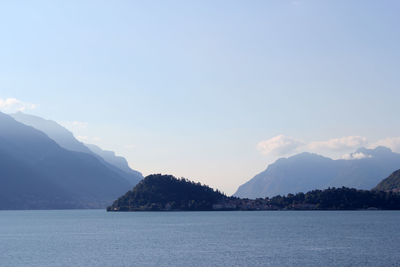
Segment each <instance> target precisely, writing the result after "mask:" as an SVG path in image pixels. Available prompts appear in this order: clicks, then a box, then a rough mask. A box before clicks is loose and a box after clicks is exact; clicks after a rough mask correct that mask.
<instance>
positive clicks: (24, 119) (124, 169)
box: [10, 112, 143, 186]
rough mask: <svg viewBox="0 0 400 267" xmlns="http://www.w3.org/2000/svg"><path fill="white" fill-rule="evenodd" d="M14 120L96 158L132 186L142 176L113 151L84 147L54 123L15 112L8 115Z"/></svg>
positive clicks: (67, 146)
mask: <svg viewBox="0 0 400 267" xmlns="http://www.w3.org/2000/svg"><path fill="white" fill-rule="evenodd" d="M10 116H12V117H13V118H14V119H15V120H17V121H18V122H21V123H23V124H25V125H28V126H31V127H33V128H35V129H37V130H39V131H41V132H43V133H45V134H46V135H47V136H48V137H49V138H51V139H52V140H54V141H55V142H56V143H57V144H59V145H60V146H61V147H63V148H64V149H67V150H71V151H76V152H83V153H87V154H90V155H92V156H95V157H97V158H98V159H99V160H100V161H101V162H102V163H103V164H104V165H105V166H106V167H108V168H109V169H110V170H112V171H113V172H116V173H117V174H118V175H120V176H122V177H123V178H124V179H126V180H127V181H128V182H129V183H130V184H131V185H132V186H134V185H136V184H137V183H138V182H139V181H140V180H141V179H142V178H143V176H142V174H141V173H140V172H138V171H135V170H132V169H131V168H130V167H129V165H128V163H127V161H126V159H125V158H123V157H120V156H116V155H115V153H114V152H113V151H104V150H102V149H101V148H99V147H97V146H95V145H85V144H83V143H82V142H80V141H79V140H77V139H76V138H75V137H74V135H73V134H72V133H71V132H70V131H69V130H67V129H66V128H65V127H63V126H61V125H60V124H58V123H57V122H55V121H52V120H46V119H43V118H41V117H38V116H34V115H30V114H25V113H22V112H17V113H14V114H10Z"/></svg>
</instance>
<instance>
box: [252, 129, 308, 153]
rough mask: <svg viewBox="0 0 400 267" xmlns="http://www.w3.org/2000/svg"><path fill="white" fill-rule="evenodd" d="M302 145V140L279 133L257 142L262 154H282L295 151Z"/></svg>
mask: <svg viewBox="0 0 400 267" xmlns="http://www.w3.org/2000/svg"><path fill="white" fill-rule="evenodd" d="M302 145H304V143H303V142H302V141H300V140H297V139H295V138H292V137H288V136H285V135H282V134H281V135H278V136H275V137H272V138H270V139H268V140H264V141H261V142H259V143H258V144H257V149H258V150H259V151H260V152H261V153H263V154H264V155H275V156H282V155H287V154H290V153H292V152H294V151H296V149H297V148H299V147H301V146H302Z"/></svg>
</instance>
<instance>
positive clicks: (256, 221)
mask: <svg viewBox="0 0 400 267" xmlns="http://www.w3.org/2000/svg"><path fill="white" fill-rule="evenodd" d="M399 220H400V212H399V211H329V212H323V211H307V212H296V211H276V212H170V213H165V212H142V213H140V212H135V213H106V212H105V211H103V210H69V211H1V212H0V251H1V252H2V253H1V255H0V261H1V264H2V265H3V266H304V265H306V266H351V265H359V266H395V265H398V263H399V262H400V254H399V253H398V244H400V235H399V234H398V233H399V232H400V225H399V223H398V222H399Z"/></svg>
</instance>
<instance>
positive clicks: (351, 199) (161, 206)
mask: <svg viewBox="0 0 400 267" xmlns="http://www.w3.org/2000/svg"><path fill="white" fill-rule="evenodd" d="M358 209H382V210H399V209H400V194H399V193H396V192H392V191H386V192H385V191H378V190H371V191H369V190H357V189H353V188H346V187H342V188H328V189H325V190H313V191H310V192H307V193H297V194H288V195H286V196H275V197H272V198H258V199H243V198H237V197H228V196H226V195H225V194H223V193H221V192H219V191H218V190H214V189H212V188H210V187H208V186H206V185H202V184H200V183H194V182H191V181H189V180H187V179H184V178H182V179H177V178H175V177H174V176H172V175H161V174H153V175H149V176H147V177H146V178H144V179H143V180H142V181H141V182H140V183H139V184H137V185H136V186H135V187H134V188H133V189H132V190H131V191H129V192H127V193H126V194H125V195H123V196H121V197H120V198H118V199H117V200H116V201H114V203H113V204H112V205H111V206H109V207H108V208H107V211H217V210H358Z"/></svg>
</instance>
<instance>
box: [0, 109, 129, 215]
mask: <svg viewBox="0 0 400 267" xmlns="http://www.w3.org/2000/svg"><path fill="white" fill-rule="evenodd" d="M0 172H1V176H0V185H1V186H0V209H60V208H103V207H106V206H107V204H110V203H111V202H112V200H114V199H115V198H116V197H118V196H119V195H121V194H122V193H124V192H126V191H127V190H129V189H130V188H131V184H130V183H129V182H128V181H127V180H126V179H124V178H123V177H121V176H120V175H118V173H116V172H115V171H113V170H111V169H110V168H108V167H107V166H106V165H104V164H103V163H102V162H101V161H100V160H99V159H98V158H96V157H94V156H93V155H91V154H87V153H82V152H75V151H70V150H66V149H64V148H62V147H61V146H59V145H58V144H57V143H56V142H55V141H53V140H52V139H50V138H49V137H48V136H47V135H46V134H45V133H43V132H41V131H39V130H37V129H35V128H33V127H30V126H27V125H25V124H22V123H20V122H17V121H16V120H15V119H13V118H12V117H10V116H8V115H6V114H4V113H0Z"/></svg>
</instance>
